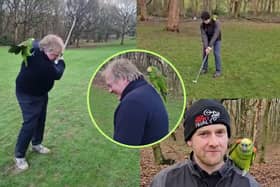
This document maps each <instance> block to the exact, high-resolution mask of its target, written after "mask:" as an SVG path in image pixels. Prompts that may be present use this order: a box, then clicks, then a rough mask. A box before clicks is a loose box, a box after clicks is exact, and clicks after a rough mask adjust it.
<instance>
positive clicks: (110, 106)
mask: <svg viewBox="0 0 280 187" xmlns="http://www.w3.org/2000/svg"><path fill="white" fill-rule="evenodd" d="M167 101H168V102H167V103H166V110H167V112H168V117H169V131H171V130H172V129H173V128H174V127H175V125H176V124H177V122H178V120H179V118H180V115H181V113H182V111H183V98H182V97H172V96H168V98H167ZM90 103H92V104H91V105H90V107H91V111H92V115H93V117H94V119H95V121H96V123H97V125H98V127H99V128H100V129H101V130H102V131H103V133H104V134H106V135H107V136H108V137H111V138H112V137H113V132H114V129H113V127H114V126H113V120H114V119H113V117H114V112H115V109H116V108H117V105H118V104H119V101H118V99H117V96H115V95H113V94H110V93H109V92H108V91H107V90H104V89H102V88H99V87H97V86H96V85H94V86H93V87H92V90H91V92H90Z"/></svg>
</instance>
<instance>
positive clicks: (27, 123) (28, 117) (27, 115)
mask: <svg viewBox="0 0 280 187" xmlns="http://www.w3.org/2000/svg"><path fill="white" fill-rule="evenodd" d="M16 96H17V100H18V103H19V106H20V108H21V112H22V117H23V123H22V127H21V129H20V132H19V134H18V138H17V143H16V147H15V157H17V158H24V157H25V153H26V151H27V148H28V145H29V143H30V142H31V141H32V145H38V144H41V142H42V141H43V135H44V129H45V121H46V115H47V105H48V94H45V95H43V96H32V95H28V94H24V93H20V92H16Z"/></svg>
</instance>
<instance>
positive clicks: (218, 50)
mask: <svg viewBox="0 0 280 187" xmlns="http://www.w3.org/2000/svg"><path fill="white" fill-rule="evenodd" d="M213 48H214V50H213V52H214V56H215V65H216V72H221V71H222V67H221V64H222V62H221V41H220V40H219V41H216V42H215V43H214V46H213ZM205 55H206V53H205V48H204V49H203V58H204V57H205ZM203 69H204V70H207V69H208V57H207V59H206V61H205V63H204V65H203Z"/></svg>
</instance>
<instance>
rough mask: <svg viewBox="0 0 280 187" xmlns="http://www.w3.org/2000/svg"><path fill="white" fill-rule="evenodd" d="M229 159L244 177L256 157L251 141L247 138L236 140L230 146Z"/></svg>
mask: <svg viewBox="0 0 280 187" xmlns="http://www.w3.org/2000/svg"><path fill="white" fill-rule="evenodd" d="M229 157H230V158H231V159H232V160H233V162H234V163H235V165H236V166H237V167H239V168H240V169H241V170H242V171H243V172H242V175H243V176H244V175H246V173H247V172H248V171H249V170H250V167H251V165H252V164H253V161H254V159H255V157H256V147H254V144H253V142H252V140H250V139H248V138H242V139H238V140H237V141H236V143H235V144H233V145H232V146H231V148H230V151H229Z"/></svg>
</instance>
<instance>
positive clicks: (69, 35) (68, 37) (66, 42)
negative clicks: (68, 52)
mask: <svg viewBox="0 0 280 187" xmlns="http://www.w3.org/2000/svg"><path fill="white" fill-rule="evenodd" d="M75 24H76V16H75V17H74V21H73V23H72V26H71V29H70V31H69V33H68V35H67V38H66V41H65V44H64V49H66V47H67V44H68V42H69V40H70V37H71V34H72V31H73V29H74V27H75Z"/></svg>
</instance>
